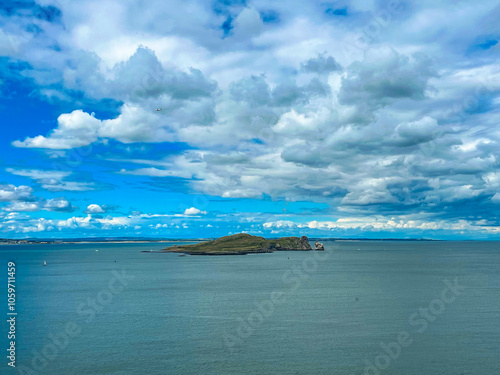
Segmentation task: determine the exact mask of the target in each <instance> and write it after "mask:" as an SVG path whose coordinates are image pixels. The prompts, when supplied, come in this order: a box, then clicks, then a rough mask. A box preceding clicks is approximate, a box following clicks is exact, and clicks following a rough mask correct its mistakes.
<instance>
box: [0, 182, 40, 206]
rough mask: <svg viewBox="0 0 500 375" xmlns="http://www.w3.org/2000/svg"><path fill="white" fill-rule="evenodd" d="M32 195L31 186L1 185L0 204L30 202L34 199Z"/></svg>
mask: <svg viewBox="0 0 500 375" xmlns="http://www.w3.org/2000/svg"><path fill="white" fill-rule="evenodd" d="M32 193H33V189H32V188H31V187H29V186H24V185H21V186H14V185H0V202H9V201H28V200H31V199H33V196H32Z"/></svg>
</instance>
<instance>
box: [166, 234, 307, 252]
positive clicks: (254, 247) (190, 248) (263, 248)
mask: <svg viewBox="0 0 500 375" xmlns="http://www.w3.org/2000/svg"><path fill="white" fill-rule="evenodd" d="M311 250H313V249H312V247H311V244H310V243H309V238H307V237H306V236H302V237H300V238H299V237H282V238H278V239H269V240H266V239H265V238H264V237H259V236H252V235H250V234H247V233H240V234H233V235H232V236H225V237H221V238H218V239H216V240H213V241H209V242H201V243H197V244H193V245H180V246H177V245H176V246H172V247H168V248H166V249H163V250H161V252H168V253H184V254H190V255H246V254H256V253H273V252H275V251H311Z"/></svg>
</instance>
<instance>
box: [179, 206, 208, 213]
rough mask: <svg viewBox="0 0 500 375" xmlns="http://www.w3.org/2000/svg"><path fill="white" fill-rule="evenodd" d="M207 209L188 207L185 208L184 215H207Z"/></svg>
mask: <svg viewBox="0 0 500 375" xmlns="http://www.w3.org/2000/svg"><path fill="white" fill-rule="evenodd" d="M206 213H207V211H202V210H199V209H197V208H196V207H191V208H186V209H185V210H184V215H205V214H206Z"/></svg>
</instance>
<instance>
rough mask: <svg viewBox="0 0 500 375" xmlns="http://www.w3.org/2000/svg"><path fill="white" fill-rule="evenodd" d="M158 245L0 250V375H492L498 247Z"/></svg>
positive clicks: (499, 342)
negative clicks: (11, 330) (197, 248)
mask: <svg viewBox="0 0 500 375" xmlns="http://www.w3.org/2000/svg"><path fill="white" fill-rule="evenodd" d="M165 246H166V244H76V245H74V244H71V245H69V244H68V245H18V246H0V261H1V268H0V272H3V274H4V275H3V276H2V277H1V280H2V285H1V288H0V290H1V291H3V297H2V298H1V299H0V300H1V302H0V303H1V304H2V305H3V306H4V307H3V308H2V311H6V307H7V291H6V282H7V262H8V261H13V262H15V263H16V285H17V290H16V294H17V301H16V307H17V312H18V315H17V317H16V320H17V321H16V336H17V337H16V350H17V353H16V354H17V357H16V365H17V367H16V371H17V372H16V371H14V370H13V369H11V368H9V367H8V366H7V359H6V358H5V356H2V357H3V358H4V359H2V362H3V363H0V373H1V374H14V373H20V374H23V373H24V374H29V373H32V374H33V373H34V374H50V375H59V374H61V375H68V374H77V375H79V374H113V375H119V374H120V375H121V374H169V375H170V374H171V375H177V374H179V375H181V374H182V375H186V374H231V375H235V374H241V375H254V374H255V375H257V374H258V375H262V374H307V375H315V374H330V375H332V374H333V375H336V374H342V375H344V374H345V375H351V374H404V375H409V374H414V375H420V374H425V375H448V374H449V375H452V374H453V375H456V374H467V375H469V374H471V375H472V374H477V375H484V374H500V319H499V317H500V298H499V294H500V243H499V242H368V241H362V242H356V241H352V242H350V241H342V242H325V247H326V251H325V252H321V253H320V252H318V253H316V252H278V253H274V254H257V255H246V256H185V257H180V256H179V255H178V254H154V253H141V250H150V249H161V248H163V247H165ZM96 249H99V251H98V252H96V251H95V250H96ZM44 260H45V261H47V266H46V267H43V266H42V263H43V261H44ZM450 286H451V288H450ZM5 321H6V313H5V315H4V318H3V319H2V322H3V323H2V325H1V328H2V330H1V333H0V334H1V336H0V343H2V351H3V352H4V354H5V353H6V352H7V350H6V349H7V348H8V341H9V340H8V339H7V325H6V323H5ZM70 333H71V334H70ZM30 371H33V372H30Z"/></svg>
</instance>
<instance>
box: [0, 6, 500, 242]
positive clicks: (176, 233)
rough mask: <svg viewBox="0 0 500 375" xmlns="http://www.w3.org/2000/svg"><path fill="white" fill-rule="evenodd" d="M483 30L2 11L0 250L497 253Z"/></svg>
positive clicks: (324, 10) (490, 90)
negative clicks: (291, 248) (243, 244)
mask: <svg viewBox="0 0 500 375" xmlns="http://www.w3.org/2000/svg"><path fill="white" fill-rule="evenodd" d="M499 19H500V5H499V3H498V1H491V0H483V1H480V2H471V1H467V0H453V1H452V0H448V1H439V0H432V1H430V0H421V1H406V0H387V1H385V0H384V1H383V0H353V1H345V0H339V1H296V0H287V1H273V2H269V1H262V0H255V1H250V0H248V1H245V0H203V1H201V0H199V1H197V0H193V1H175V0H168V1H165V0H162V1H158V0H151V1H148V2H143V1H136V0H120V1H118V0H99V1H93V0H86V1H81V0H71V1H64V0H58V1H51V0H40V1H29V0H16V1H7V0H0V115H1V117H0V124H1V125H0V126H1V136H0V237H2V238H69V237H87V236H93V237H163V238H206V237H218V236H222V235H228V234H234V233H239V232H247V233H251V234H255V235H262V236H266V237H276V236H285V235H308V236H313V237H341V238H348V237H351V238H352V237H363V238H433V239H456V240H465V239H498V238H499V235H500V218H499V217H498V214H499V212H500V170H499V166H500V147H499V146H500V145H499V143H500V60H499V57H500V44H499V43H498V40H499V39H500V23H499V22H498V20H499ZM157 109H161V110H157Z"/></svg>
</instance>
